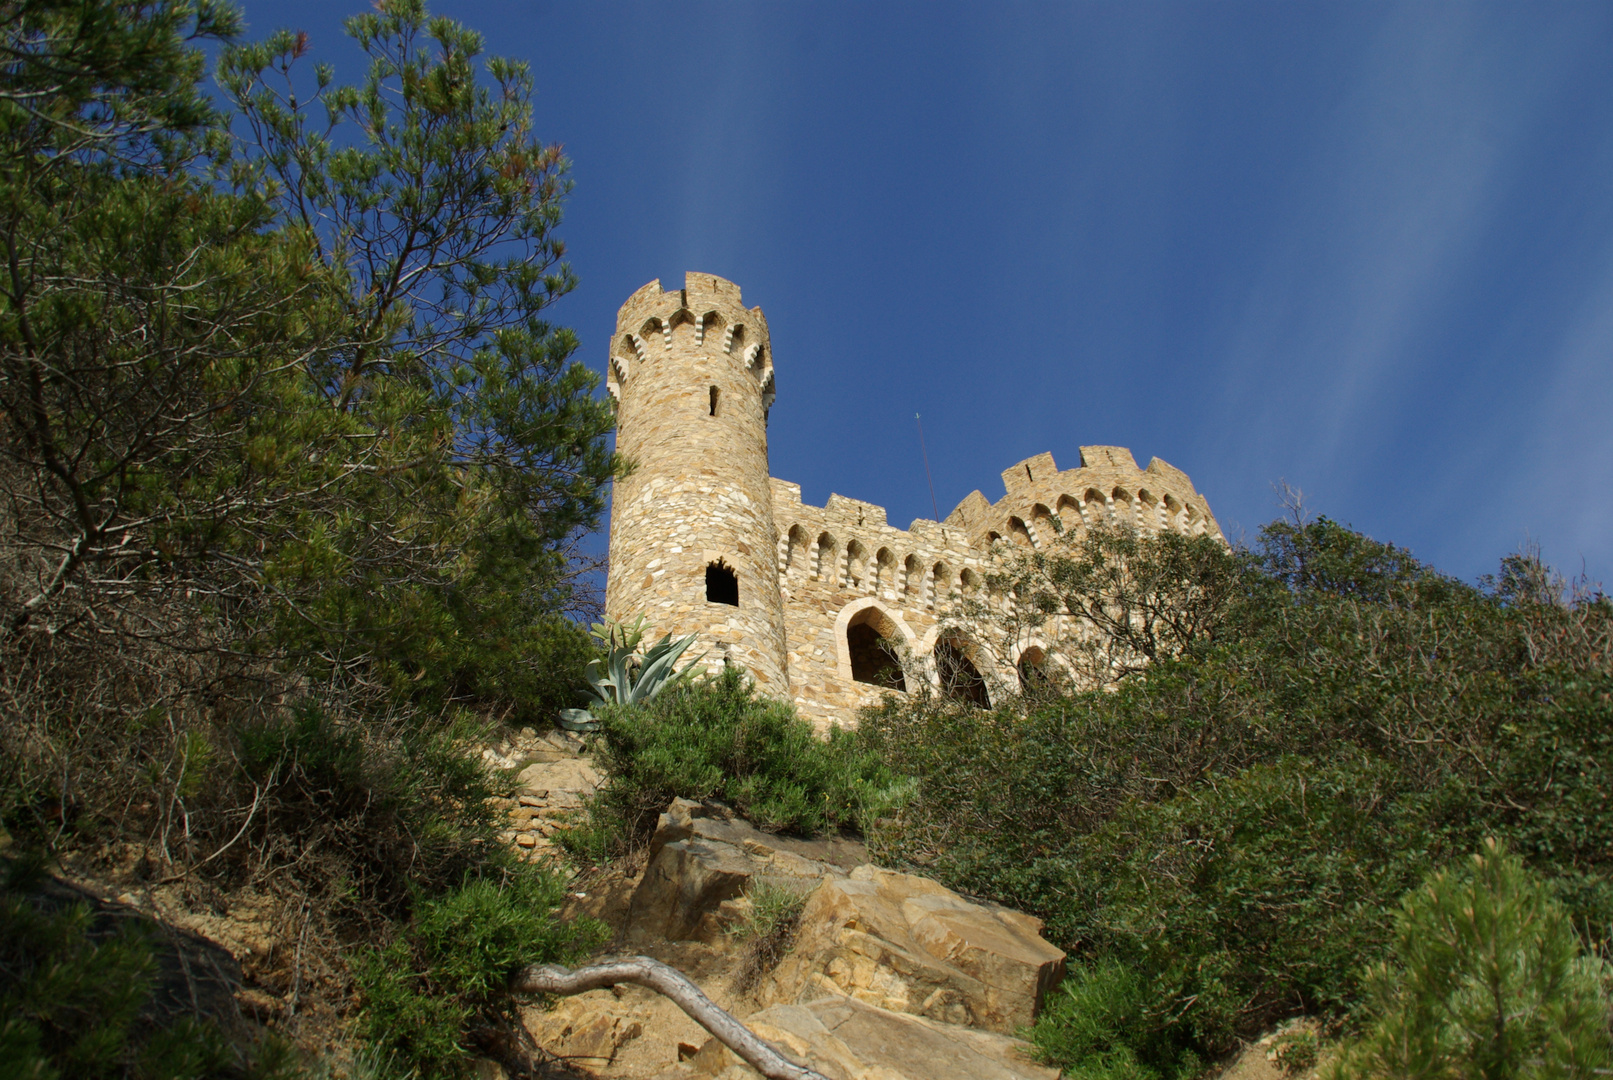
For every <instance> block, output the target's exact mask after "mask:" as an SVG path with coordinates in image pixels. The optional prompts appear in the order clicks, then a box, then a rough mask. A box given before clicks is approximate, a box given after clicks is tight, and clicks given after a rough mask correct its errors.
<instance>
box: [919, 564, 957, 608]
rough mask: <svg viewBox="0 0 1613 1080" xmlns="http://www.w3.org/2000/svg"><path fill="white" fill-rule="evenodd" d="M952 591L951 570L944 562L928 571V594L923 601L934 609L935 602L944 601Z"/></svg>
mask: <svg viewBox="0 0 1613 1080" xmlns="http://www.w3.org/2000/svg"><path fill="white" fill-rule="evenodd" d="M951 591H952V568H951V567H949V566H947V564H946V563H944V562H938V563H936V564H935V567H934V568H933V569H932V570H931V571H930V594H929V595H928V596H926V597H925V598H924V599H925V601H926V602H927V603H928V604H929V605H930V606H931V607H934V606H935V605H936V603H937V602H939V601H941V600H945V599H946V598H947V594H948V593H950V592H951Z"/></svg>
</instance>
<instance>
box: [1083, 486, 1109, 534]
mask: <svg viewBox="0 0 1613 1080" xmlns="http://www.w3.org/2000/svg"><path fill="white" fill-rule="evenodd" d="M1086 501H1087V525H1089V526H1092V525H1106V524H1108V522H1109V507H1108V505H1107V504H1106V503H1105V502H1104V499H1103V492H1101V491H1099V490H1098V489H1097V488H1087V493H1086Z"/></svg>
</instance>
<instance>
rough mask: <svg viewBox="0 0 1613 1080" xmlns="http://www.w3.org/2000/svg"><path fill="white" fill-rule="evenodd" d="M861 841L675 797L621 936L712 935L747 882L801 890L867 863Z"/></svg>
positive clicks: (726, 922)
mask: <svg viewBox="0 0 1613 1080" xmlns="http://www.w3.org/2000/svg"><path fill="white" fill-rule="evenodd" d="M866 856H867V852H866V850H865V849H864V848H863V846H862V845H861V844H858V843H854V842H852V841H848V840H841V839H833V840H798V839H792V838H789V837H781V836H775V835H772V834H769V833H764V832H762V831H761V830H760V829H758V828H756V827H755V826H754V825H751V824H750V823H749V822H747V821H745V820H744V819H743V818H740V817H738V816H737V815H735V814H734V813H733V811H731V810H729V809H728V808H727V807H725V806H721V805H719V804H716V803H697V802H692V801H690V800H688V799H677V800H675V801H674V802H673V803H672V805H671V806H670V807H669V808H668V809H667V811H666V813H664V814H662V815H661V820H660V822H659V823H658V825H657V826H656V830H655V835H654V837H653V838H652V839H651V841H650V854H649V865H648V866H647V867H646V868H645V871H644V877H643V878H642V879H641V880H640V882H639V885H638V888H637V889H636V890H634V893H633V899H632V903H631V905H630V907H629V912H628V936H629V937H630V938H633V939H636V940H646V939H652V940H653V939H656V938H665V939H669V940H672V941H689V940H694V941H705V942H712V941H716V940H718V939H719V938H721V936H722V935H723V934H724V933H725V932H726V931H727V930H729V929H731V928H732V927H733V925H734V924H735V923H736V922H737V921H738V920H739V918H740V917H741V915H742V912H743V909H744V903H743V897H744V895H745V893H746V892H747V891H748V890H749V889H750V888H752V882H753V879H754V880H761V881H767V882H769V883H771V884H775V885H779V886H782V887H784V888H787V889H791V890H794V891H796V892H799V893H801V894H802V895H805V894H807V893H809V892H811V891H812V890H813V889H815V888H817V886H818V883H819V882H820V881H822V880H823V879H824V878H826V877H844V876H845V875H846V873H847V872H848V870H849V869H850V868H852V867H855V866H857V865H858V864H860V863H863V862H866Z"/></svg>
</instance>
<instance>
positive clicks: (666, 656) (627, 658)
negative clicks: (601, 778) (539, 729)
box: [560, 615, 705, 731]
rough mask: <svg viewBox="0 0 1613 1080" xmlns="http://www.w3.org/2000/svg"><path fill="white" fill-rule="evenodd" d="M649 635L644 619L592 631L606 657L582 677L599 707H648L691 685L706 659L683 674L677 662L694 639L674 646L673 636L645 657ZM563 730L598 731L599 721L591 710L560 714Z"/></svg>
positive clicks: (595, 627)
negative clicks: (687, 681) (674, 688)
mask: <svg viewBox="0 0 1613 1080" xmlns="http://www.w3.org/2000/svg"><path fill="white" fill-rule="evenodd" d="M644 629H645V623H644V617H643V616H642V615H641V616H639V617H638V618H637V619H635V620H634V621H633V622H632V623H617V622H613V623H595V624H594V625H593V626H591V627H590V628H589V632H590V633H591V634H593V636H594V638H595V639H596V640H597V641H598V642H599V644H600V647H601V650H602V652H603V655H601V656H598V657H596V658H594V659H593V660H590V661H588V667H587V668H585V669H584V671H583V674H584V675H585V676H587V679H588V683H589V686H590V688H591V690H592V692H593V695H594V698H595V700H596V701H597V702H598V703H599V704H601V705H638V704H641V703H642V702H646V701H648V700H650V699H651V698H653V697H654V696H655V695H656V694H659V693H660V692H661V691H663V690H665V689H666V688H667V687H669V686H675V685H676V684H678V683H680V682H683V681H684V680H685V679H688V678H689V677H690V676H691V675H693V674H694V670H695V665H696V664H698V663H699V662H700V660H701V658H702V657H704V656H705V654H704V653H701V654H700V656H697V657H695V658H694V659H693V660H691V661H689V662H688V663H687V664H685V665H684V666H683V669H682V670H681V671H680V670H675V665H676V664H677V662H678V658H679V657H681V656H682V655H683V654H684V652H685V651H686V650H687V649H688V648H689V646H691V645H693V644H694V640H695V635H694V634H690V635H689V636H688V637H681V638H678V639H677V640H676V641H674V640H673V639H672V635H671V634H667V635H666V636H664V637H662V638H661V640H660V641H658V642H656V643H655V644H654V645H651V646H650V647H649V648H648V649H646V650H645V651H644V652H643V653H642V654H640V653H639V651H638V647H639V645H640V644H641V643H642V642H643V640H644ZM560 726H561V727H563V728H565V729H566V730H568V731H598V730H599V719H598V717H596V716H594V714H593V713H592V712H590V711H589V710H588V709H561V710H560Z"/></svg>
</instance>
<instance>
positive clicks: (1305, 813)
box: [858, 519, 1613, 1068]
mask: <svg viewBox="0 0 1613 1080" xmlns="http://www.w3.org/2000/svg"><path fill="white" fill-rule="evenodd" d="M1090 539H1091V538H1087V539H1083V538H1082V537H1070V536H1066V537H1065V538H1064V539H1063V540H1061V541H1060V542H1059V543H1060V544H1061V545H1070V546H1072V547H1074V548H1075V549H1078V550H1076V551H1075V553H1074V554H1073V555H1068V557H1069V558H1071V559H1073V560H1074V562H1073V563H1072V565H1073V567H1074V570H1073V571H1071V572H1069V573H1066V572H1065V571H1066V570H1069V569H1070V568H1069V567H1061V565H1060V559H1063V558H1065V557H1067V556H1066V555H1065V554H1061V549H1060V548H1058V547H1055V548H1053V549H1051V550H1048V549H1044V550H1039V551H1037V552H1035V553H1034V555H1031V556H1026V557H1025V559H1024V560H1023V565H1020V566H1019V567H1018V568H1017V570H1016V571H1015V572H1014V573H1010V574H1008V575H1005V577H1004V580H1003V582H1002V585H1003V587H1004V588H1015V589H1017V590H1018V591H1017V593H1016V595H1018V596H1019V597H1020V601H1021V602H1020V604H1019V605H1018V606H1017V609H1016V611H1017V614H1016V616H1015V618H1016V619H1018V620H1019V621H1017V622H1014V623H1012V624H1005V626H1004V627H1003V630H1004V634H1005V638H1006V636H1007V635H1008V634H1009V632H1011V631H1012V632H1018V631H1023V630H1024V628H1025V627H1024V621H1025V620H1026V619H1027V618H1029V619H1032V620H1033V621H1034V619H1035V618H1043V617H1052V615H1054V614H1060V613H1065V614H1067V613H1069V612H1079V611H1080V610H1083V609H1082V608H1081V606H1080V604H1078V603H1075V601H1077V600H1079V599H1080V598H1079V597H1061V595H1060V592H1059V590H1060V589H1063V588H1066V587H1068V588H1075V587H1077V586H1080V587H1083V588H1084V587H1087V586H1086V585H1084V584H1083V583H1084V582H1088V583H1089V582H1090V580H1091V578H1092V573H1086V575H1085V576H1082V573H1079V572H1076V571H1082V570H1083V568H1085V569H1086V570H1087V571H1091V569H1092V568H1093V567H1095V566H1097V564H1098V559H1097V556H1099V555H1101V554H1103V552H1102V551H1099V550H1079V549H1081V545H1083V544H1087V543H1088V542H1089V540H1090ZM1111 539H1112V538H1111ZM1097 542H1099V547H1102V544H1103V543H1110V541H1109V540H1105V538H1104V537H1103V536H1099V537H1097ZM1110 546H1111V547H1112V546H1113V545H1112V543H1111V545H1110ZM1185 556H1191V559H1190V560H1189V562H1190V563H1191V565H1190V566H1189V567H1188V569H1191V570H1192V571H1193V573H1192V574H1189V575H1185V576H1184V575H1183V574H1181V573H1178V572H1177V571H1178V570H1179V569H1180V568H1181V567H1182V565H1183V558H1184V557H1185ZM1125 558H1126V559H1127V566H1128V568H1129V569H1128V572H1127V573H1125V574H1119V575H1113V574H1111V575H1107V576H1105V577H1103V580H1102V582H1101V584H1102V586H1103V589H1104V590H1105V595H1106V596H1108V597H1109V599H1108V600H1106V602H1112V603H1113V604H1114V605H1115V606H1116V610H1119V611H1124V610H1132V611H1135V612H1139V613H1143V612H1145V611H1146V615H1147V618H1148V619H1153V620H1156V622H1157V621H1158V620H1166V621H1168V620H1169V618H1170V617H1171V614H1172V612H1173V610H1175V607H1173V605H1177V606H1181V607H1182V610H1183V611H1185V612H1186V613H1187V615H1189V616H1191V619H1190V620H1189V621H1190V623H1191V625H1190V626H1188V628H1187V630H1183V631H1181V632H1176V631H1173V633H1174V635H1175V636H1174V637H1172V638H1171V642H1170V645H1169V648H1163V647H1161V648H1155V646H1156V645H1158V644H1159V641H1162V640H1163V639H1161V638H1158V637H1157V634H1156V638H1155V639H1150V640H1142V639H1140V638H1137V636H1136V635H1137V634H1139V633H1142V631H1143V630H1145V629H1146V626H1142V625H1141V624H1139V625H1138V626H1131V627H1130V628H1128V624H1126V622H1125V620H1123V619H1122V620H1118V621H1114V626H1112V627H1110V628H1108V629H1105V628H1104V627H1103V626H1101V625H1100V624H1099V623H1098V622H1096V621H1093V620H1089V623H1090V625H1091V626H1092V627H1093V630H1092V633H1093V634H1095V635H1099V636H1101V635H1104V634H1113V635H1114V636H1116V638H1117V639H1123V640H1117V641H1116V642H1111V643H1109V644H1107V645H1106V644H1105V643H1104V642H1102V641H1097V642H1087V643H1085V644H1083V645H1082V646H1081V648H1082V649H1084V650H1086V653H1085V654H1084V657H1085V660H1091V659H1092V658H1093V657H1096V658H1097V659H1098V660H1100V661H1102V662H1104V663H1109V662H1110V661H1111V660H1113V658H1115V657H1119V656H1122V655H1125V656H1133V655H1137V656H1144V657H1147V658H1148V662H1147V663H1141V664H1137V665H1134V666H1131V667H1127V666H1125V665H1121V666H1120V667H1111V668H1110V669H1109V670H1111V671H1119V672H1124V674H1123V675H1122V677H1119V678H1118V679H1117V681H1116V682H1115V683H1114V684H1113V685H1110V686H1106V687H1104V688H1103V689H1094V690H1086V691H1072V690H1068V689H1066V690H1065V691H1064V692H1062V693H1055V692H1051V691H1049V692H1044V693H1039V694H1037V695H1033V696H1031V697H1027V698H1026V699H1025V700H1023V701H1020V702H1009V703H1006V704H1004V705H1002V706H1001V707H999V708H996V709H993V710H977V709H967V708H962V707H959V706H958V705H956V704H955V703H950V702H947V701H943V700H939V699H937V698H936V697H935V696H934V695H931V694H927V693H922V692H921V693H916V694H910V695H907V696H906V697H905V698H900V699H899V698H895V697H891V698H888V699H887V700H886V701H885V702H884V703H883V704H882V705H881V706H879V707H876V708H873V709H869V710H865V711H864V713H863V717H862V724H861V728H860V730H859V732H858V742H859V743H860V744H861V747H862V749H863V750H864V751H866V752H868V753H872V754H874V755H876V756H878V757H879V758H880V759H881V760H882V761H883V762H884V764H885V765H886V766H887V767H888V768H889V769H890V770H891V771H892V772H893V773H895V774H896V775H898V776H899V777H902V778H904V779H905V781H906V782H907V783H908V784H909V789H908V795H907V798H906V799H905V801H904V802H903V803H902V804H901V805H900V806H898V807H897V808H895V809H894V810H893V811H892V812H890V813H888V814H887V815H885V817H884V819H883V820H882V821H881V822H880V823H879V825H878V827H877V828H875V829H874V830H873V835H872V836H871V837H870V844H871V846H872V847H873V848H874V850H875V853H876V855H877V856H878V857H879V858H880V859H881V860H882V861H886V862H892V863H905V864H907V865H909V866H913V867H916V868H918V869H920V870H921V871H923V872H928V873H931V874H934V875H936V876H938V877H940V878H941V879H942V880H944V881H945V882H946V883H948V884H950V885H952V886H953V887H955V888H959V889H962V890H963V891H966V892H969V893H972V894H975V895H979V896H983V897H986V898H989V899H991V900H995V901H998V902H1000V903H1005V904H1009V905H1012V906H1015V907H1018V908H1021V909H1024V910H1028V911H1031V912H1033V913H1035V914H1037V915H1040V916H1041V917H1042V918H1044V919H1045V920H1046V923H1047V933H1048V936H1049V937H1050V939H1052V940H1053V941H1054V942H1056V943H1057V944H1059V945H1060V946H1062V947H1064V948H1065V949H1067V950H1068V951H1070V952H1071V953H1072V955H1073V956H1074V957H1075V958H1077V959H1078V960H1079V961H1081V962H1084V963H1088V964H1096V963H1101V962H1106V961H1110V960H1112V961H1114V962H1116V963H1119V964H1122V965H1124V966H1125V967H1126V969H1127V970H1128V971H1129V972H1131V973H1132V975H1134V976H1135V977H1136V978H1137V979H1138V980H1140V985H1141V986H1142V990H1141V993H1142V994H1143V995H1144V997H1145V998H1146V999H1147V1000H1148V1006H1147V1008H1146V1009H1145V1010H1144V1011H1143V1013H1142V1014H1141V1017H1142V1019H1141V1020H1140V1021H1139V1023H1141V1024H1143V1025H1144V1026H1145V1027H1147V1026H1148V1025H1155V1027H1153V1028H1149V1031H1150V1032H1151V1034H1149V1035H1148V1036H1147V1037H1150V1038H1151V1037H1153V1036H1154V1035H1158V1036H1160V1037H1162V1038H1165V1039H1167V1041H1169V1042H1170V1044H1171V1045H1173V1046H1175V1047H1177V1048H1178V1050H1180V1051H1182V1052H1187V1051H1191V1052H1193V1053H1195V1054H1197V1055H1198V1056H1199V1057H1200V1058H1203V1059H1209V1058H1212V1057H1215V1056H1218V1055H1220V1054H1222V1053H1225V1052H1227V1051H1229V1050H1230V1049H1231V1048H1232V1047H1233V1046H1235V1045H1236V1043H1237V1040H1238V1039H1242V1038H1249V1037H1254V1036H1257V1035H1259V1034H1260V1033H1262V1032H1263V1031H1264V1030H1266V1029H1268V1028H1269V1026H1270V1025H1271V1024H1272V1023H1273V1022H1275V1021H1278V1020H1281V1019H1283V1018H1285V1017H1288V1016H1294V1015H1299V1014H1304V1013H1315V1014H1322V1015H1328V1016H1332V1017H1334V1018H1339V1017H1342V1016H1344V1015H1347V1014H1348V1013H1350V1012H1351V1010H1353V1009H1354V1008H1356V1007H1357V1006H1359V1004H1360V1002H1361V1000H1362V994H1363V988H1362V983H1361V966H1362V964H1363V963H1365V962H1369V961H1370V960H1372V959H1374V958H1376V957H1381V956H1383V955H1384V954H1385V952H1386V950H1387V948H1388V945H1389V941H1390V937H1391V930H1392V914H1391V913H1392V912H1393V910H1394V908H1395V904H1396V901H1397V899H1398V898H1399V897H1400V896H1402V895H1404V893H1405V891H1406V890H1407V889H1409V888H1411V887H1412V886H1413V885H1414V884H1415V883H1416V882H1418V881H1420V880H1422V879H1423V878H1424V877H1425V876H1426V875H1427V874H1428V873H1429V871H1430V870H1431V869H1433V868H1434V867H1436V866H1439V865H1441V864H1444V863H1447V862H1449V861H1451V860H1452V859H1455V858H1457V857H1459V856H1460V854H1461V853H1463V852H1468V851H1472V850H1473V848H1474V847H1475V846H1476V845H1477V844H1478V843H1480V842H1481V840H1482V839H1483V838H1484V837H1485V836H1489V835H1494V836H1497V837H1500V838H1502V839H1504V840H1506V841H1507V842H1508V843H1509V844H1511V845H1512V846H1513V849H1514V850H1516V851H1517V852H1518V853H1519V854H1520V856H1522V857H1523V858H1524V860H1525V861H1526V863H1527V864H1528V865H1529V866H1530V867H1531V868H1532V869H1533V870H1535V871H1536V872H1538V873H1540V874H1542V875H1543V876H1545V877H1547V878H1548V879H1550V881H1551V882H1552V885H1553V887H1554V888H1555V889H1556V891H1557V895H1558V896H1559V898H1560V900H1561V902H1562V903H1563V904H1564V905H1565V906H1566V908H1567V910H1568V913H1569V916H1570V917H1571V918H1572V919H1573V920H1574V921H1575V922H1576V923H1579V924H1582V925H1583V926H1584V928H1585V933H1586V935H1587V936H1588V937H1589V938H1591V939H1592V940H1598V941H1605V940H1608V939H1609V936H1610V934H1609V932H1610V930H1613V803H1609V802H1608V800H1607V798H1606V791H1607V790H1608V788H1609V786H1610V785H1613V777H1610V776H1609V762H1613V723H1610V720H1613V648H1610V647H1609V642H1610V640H1613V606H1610V605H1609V603H1608V601H1607V600H1606V599H1605V598H1604V597H1602V596H1601V595H1600V594H1594V593H1589V594H1588V593H1581V594H1579V595H1577V596H1573V597H1565V595H1564V594H1562V593H1561V591H1560V590H1554V589H1552V588H1547V587H1544V586H1542V585H1541V584H1540V582H1541V581H1548V584H1549V578H1550V575H1549V572H1546V571H1544V570H1543V568H1541V567H1539V566H1538V565H1537V564H1536V563H1533V562H1530V561H1529V560H1527V559H1524V560H1521V561H1520V560H1509V561H1508V562H1507V564H1506V565H1505V566H1504V571H1505V572H1504V575H1503V577H1504V581H1503V582H1502V584H1500V585H1496V584H1494V583H1491V584H1489V585H1484V586H1479V587H1475V586H1471V585H1466V584H1463V583H1461V582H1458V581H1455V580H1453V579H1450V578H1448V577H1445V576H1444V575H1441V574H1439V573H1437V572H1436V571H1434V570H1432V569H1431V568H1429V567H1427V566H1425V565H1423V564H1421V563H1419V562H1417V561H1416V560H1415V559H1413V558H1411V556H1410V555H1409V554H1408V553H1406V552H1405V551H1403V550H1401V549H1398V548H1395V547H1393V546H1391V545H1387V544H1380V543H1377V542H1375V541H1373V540H1371V539H1369V538H1367V537H1364V536H1361V535H1360V534H1358V533H1354V532H1352V531H1350V530H1348V529H1345V528H1343V527H1341V526H1338V525H1337V524H1335V523H1332V522H1329V521H1326V520H1325V519H1323V520H1320V521H1314V522H1308V523H1304V522H1300V523H1279V524H1276V525H1273V526H1269V527H1268V528H1267V529H1266V530H1265V531H1264V533H1263V534H1262V537H1261V540H1260V543H1259V545H1258V546H1257V547H1256V548H1255V549H1254V550H1250V551H1230V552H1228V551H1224V550H1211V549H1207V548H1203V547H1202V546H1197V547H1193V548H1192V549H1191V550H1189V549H1187V548H1184V547H1183V546H1182V545H1181V544H1179V543H1175V542H1172V541H1167V542H1166V543H1164V544H1156V543H1155V542H1154V541H1152V540H1150V539H1147V538H1140V539H1136V538H1134V539H1132V540H1129V541H1128V542H1127V545H1126V550H1125ZM1016 575H1017V576H1016ZM1520 582H1522V583H1523V584H1521V585H1520V584H1519V583H1520ZM1531 582H1533V584H1530V583H1531ZM1072 583H1073V584H1072ZM1206 583H1209V585H1213V586H1214V596H1213V597H1210V599H1212V600H1213V601H1214V603H1208V602H1207V601H1206V600H1205V596H1204V595H1203V593H1204V589H1205V588H1208V587H1209V586H1208V585H1206ZM1178 593H1180V594H1182V596H1180V597H1178V596H1177V594H1178ZM1173 597H1174V598H1173ZM1067 601H1068V602H1067ZM1137 618H1139V619H1142V618H1143V615H1142V614H1139V615H1138V616H1137ZM1112 621H1113V620H1112ZM1189 630H1190V631H1191V632H1188V631H1189ZM1151 642H1152V643H1151ZM1150 650H1152V651H1150ZM1105 657H1109V658H1110V659H1109V660H1105V659H1104V658H1105ZM1076 661H1081V662H1084V661H1083V657H1081V656H1078V657H1076ZM1074 668H1075V670H1083V669H1082V668H1081V666H1080V663H1079V662H1077V663H1075V664H1074ZM1057 1028H1058V1023H1057V1022H1054V1021H1050V1022H1049V1023H1048V1024H1045V1025H1039V1026H1038V1029H1037V1034H1036V1038H1037V1040H1038V1042H1039V1043H1040V1044H1045V1045H1047V1046H1051V1045H1053V1042H1054V1041H1057V1039H1058V1038H1059V1036H1057V1034H1056V1032H1057ZM1138 1037H1139V1038H1142V1037H1143V1036H1142V1035H1139V1036H1138ZM1128 1045H1129V1044H1128ZM1061 1053H1065V1058H1063V1059H1061V1060H1076V1059H1074V1058H1070V1057H1069V1055H1068V1052H1063V1051H1061ZM1139 1060H1141V1059H1139ZM1100 1064H1101V1063H1100ZM1093 1067H1094V1068H1096V1067H1098V1066H1097V1065H1094V1066H1093ZM1150 1067H1152V1066H1150Z"/></svg>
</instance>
